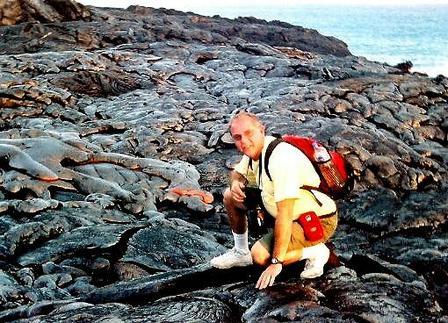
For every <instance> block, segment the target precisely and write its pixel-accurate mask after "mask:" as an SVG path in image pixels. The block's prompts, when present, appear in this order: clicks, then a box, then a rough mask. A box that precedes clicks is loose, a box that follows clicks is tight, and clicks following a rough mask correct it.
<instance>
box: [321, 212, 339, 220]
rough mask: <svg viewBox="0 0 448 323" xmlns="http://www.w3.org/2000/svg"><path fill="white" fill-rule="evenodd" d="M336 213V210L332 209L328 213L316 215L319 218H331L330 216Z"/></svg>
mask: <svg viewBox="0 0 448 323" xmlns="http://www.w3.org/2000/svg"><path fill="white" fill-rule="evenodd" d="M337 214H338V211H334V212H331V213H329V214H324V215H318V216H319V219H327V218H331V217H332V216H335V215H337Z"/></svg>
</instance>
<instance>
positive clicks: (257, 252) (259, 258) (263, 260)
mask: <svg viewBox="0 0 448 323" xmlns="http://www.w3.org/2000/svg"><path fill="white" fill-rule="evenodd" d="M250 253H251V255H252V260H253V262H254V263H255V264H257V265H260V266H267V265H268V264H269V260H270V259H271V254H270V253H269V252H268V251H267V250H266V249H265V247H264V246H263V245H262V244H261V243H260V242H258V241H257V242H256V243H255V244H254V245H253V247H252V249H251V250H250Z"/></svg>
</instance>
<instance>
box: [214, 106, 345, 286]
mask: <svg viewBox="0 0 448 323" xmlns="http://www.w3.org/2000/svg"><path fill="white" fill-rule="evenodd" d="M229 129H230V133H231V135H232V138H233V140H234V141H235V145H236V147H237V149H238V150H239V151H240V152H242V153H243V154H244V156H243V158H242V159H241V161H240V162H239V163H238V164H237V165H236V166H235V169H234V171H232V172H231V184H230V187H229V188H227V189H226V191H225V192H224V206H225V208H226V210H227V214H228V217H229V222H230V227H231V229H232V233H233V237H234V247H233V248H232V249H230V250H228V251H227V252H226V253H225V254H223V255H221V256H218V257H215V258H213V259H212V260H211V265H212V266H214V267H216V268H220V269H224V268H230V267H234V266H248V265H250V264H252V263H253V262H255V263H256V264H258V265H262V266H267V268H266V269H265V270H264V271H263V273H262V274H261V276H260V278H259V279H258V281H257V284H256V288H259V289H263V288H266V287H267V286H272V284H273V283H274V280H275V278H276V277H277V276H278V274H280V272H281V271H282V268H283V265H288V264H291V263H294V262H296V261H299V260H303V259H306V264H305V269H304V271H303V272H302V273H301V274H300V277H302V278H315V277H319V276H321V275H322V274H323V267H324V265H325V264H326V263H327V261H328V258H329V254H330V251H329V250H328V248H327V247H326V246H325V244H324V242H326V241H327V240H328V239H329V238H330V237H331V236H332V235H333V233H334V231H335V229H336V226H337V222H338V218H337V212H336V204H335V202H334V201H333V200H332V199H331V198H330V197H329V196H327V195H325V194H323V193H321V192H319V191H317V190H314V189H310V187H319V184H320V178H319V175H318V174H317V172H316V171H315V169H314V167H313V165H312V164H311V161H310V160H309V159H308V158H307V157H306V156H305V155H304V154H303V153H302V152H301V151H300V150H299V149H297V148H295V147H293V146H292V145H290V144H288V143H285V142H282V143H280V144H278V145H277V146H276V148H275V149H274V150H273V151H272V154H271V156H270V159H269V172H270V175H271V176H270V177H271V178H272V180H271V179H270V178H269V176H267V174H266V170H265V169H263V168H264V167H263V165H264V159H263V158H264V156H265V155H266V149H267V148H268V146H269V144H270V143H271V142H272V141H274V140H275V138H274V137H272V136H266V135H265V127H264V125H263V124H262V123H261V121H260V120H259V119H258V118H257V116H255V115H254V114H251V113H247V112H240V113H239V114H237V115H236V116H234V117H233V118H232V120H231V121H230V124H229ZM246 186H256V187H258V188H259V189H260V190H261V199H262V203H263V206H264V208H265V209H266V211H267V212H268V213H269V214H270V216H272V217H273V218H274V219H275V221H274V228H273V230H272V231H271V232H268V233H267V234H265V235H264V236H263V237H262V238H261V239H260V240H258V241H257V242H256V243H255V244H254V245H253V247H252V249H251V250H250V251H249V244H248V229H247V217H246V211H247V208H246V203H245V202H246V201H245V199H246V194H245V187H246ZM304 214H305V215H307V216H308V215H310V217H312V216H314V218H315V219H314V221H317V222H320V226H321V228H320V229H321V230H322V235H321V237H320V238H319V239H318V240H314V241H310V240H309V239H307V238H306V236H307V232H306V228H305V231H304V227H302V225H301V224H299V222H298V219H299V217H300V216H301V215H304ZM316 215H317V217H316ZM316 219H318V220H316Z"/></svg>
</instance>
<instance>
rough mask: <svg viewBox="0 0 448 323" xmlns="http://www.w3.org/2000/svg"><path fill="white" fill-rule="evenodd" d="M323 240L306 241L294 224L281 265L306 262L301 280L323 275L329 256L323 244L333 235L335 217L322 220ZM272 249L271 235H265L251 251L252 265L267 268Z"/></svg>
mask: <svg viewBox="0 0 448 323" xmlns="http://www.w3.org/2000/svg"><path fill="white" fill-rule="evenodd" d="M322 222H323V223H322V224H323V229H324V238H323V239H322V241H316V242H310V241H308V240H306V238H305V235H304V233H303V229H302V227H301V226H300V224H298V223H296V222H294V223H293V224H292V225H293V228H292V233H291V242H290V244H289V246H288V251H287V252H286V255H285V258H284V259H283V263H284V264H285V265H289V264H292V263H294V262H297V261H300V260H305V259H306V260H307V262H306V264H305V269H304V271H303V272H302V273H301V274H300V277H302V278H308V279H309V278H315V277H319V276H321V275H322V274H323V267H324V265H325V264H326V263H327V261H328V257H329V255H330V251H329V249H328V248H327V247H326V246H325V244H324V242H325V241H326V240H328V239H329V238H330V236H331V235H332V234H333V232H334V229H335V228H336V224H337V217H336V216H335V218H334V219H331V220H330V219H329V220H324V221H322ZM272 248H273V236H272V233H269V234H267V235H265V236H264V237H263V238H262V239H260V240H259V241H257V242H256V243H255V244H254V246H253V247H252V249H251V253H252V258H253V261H254V263H256V264H258V265H261V266H267V265H269V264H270V260H271V257H272V256H271V252H272Z"/></svg>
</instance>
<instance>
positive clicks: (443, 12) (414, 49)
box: [191, 4, 448, 76]
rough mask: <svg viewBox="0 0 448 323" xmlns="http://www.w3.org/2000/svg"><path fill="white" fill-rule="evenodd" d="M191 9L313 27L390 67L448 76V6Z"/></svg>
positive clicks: (360, 54) (201, 12) (358, 52)
mask: <svg viewBox="0 0 448 323" xmlns="http://www.w3.org/2000/svg"><path fill="white" fill-rule="evenodd" d="M191 11H193V12H196V13H199V14H203V15H215V14H217V15H220V16H221V17H228V18H236V17H238V16H253V17H257V18H260V19H265V20H268V21H270V20H281V21H285V22H289V23H291V24H294V25H299V26H302V27H306V28H313V29H316V30H317V31H319V32H320V33H321V34H323V35H326V36H334V37H336V38H338V39H340V40H342V41H344V42H345V43H346V44H347V45H348V48H349V50H350V51H351V52H352V53H353V54H354V55H357V56H364V57H366V58H368V59H369V60H373V61H378V62H381V63H383V62H385V63H388V64H390V65H395V64H397V63H400V62H404V61H407V60H410V61H411V62H412V63H413V68H412V71H420V72H424V73H427V74H428V75H429V76H436V75H438V74H444V75H445V76H448V4H447V5H418V6H392V5H389V6H366V5H363V6H353V5H351V6H349V5H346V6H336V5H331V6H324V5H301V6H296V7H266V6H265V7H263V6H258V7H257V6H250V7H228V6H222V7H216V6H214V7H197V8H193V9H191Z"/></svg>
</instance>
